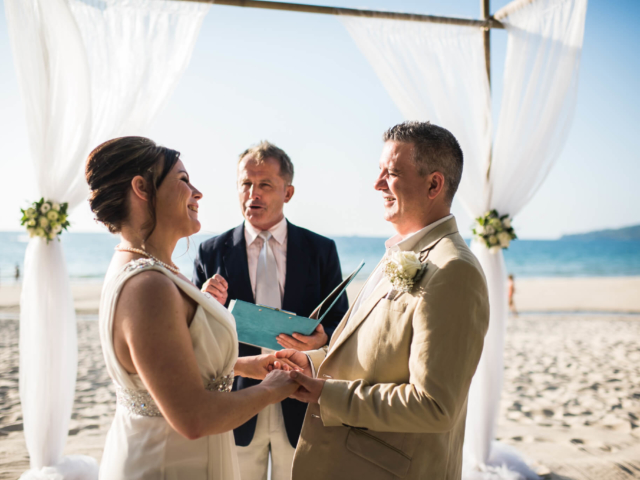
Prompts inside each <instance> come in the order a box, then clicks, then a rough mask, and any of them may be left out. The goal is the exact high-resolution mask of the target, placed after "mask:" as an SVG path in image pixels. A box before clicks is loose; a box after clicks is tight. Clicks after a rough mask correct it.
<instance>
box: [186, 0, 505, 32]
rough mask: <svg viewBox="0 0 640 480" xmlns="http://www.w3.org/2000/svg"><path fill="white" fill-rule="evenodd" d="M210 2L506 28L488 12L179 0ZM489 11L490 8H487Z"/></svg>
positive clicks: (247, 0)
mask: <svg viewBox="0 0 640 480" xmlns="http://www.w3.org/2000/svg"><path fill="white" fill-rule="evenodd" d="M177 1H192V2H198V3H209V4H212V5H226V6H229V7H245V8H262V9H266V10H281V11H288V12H300V13H319V14H323V15H346V16H352V17H367V18H387V19H391V20H405V21H412V22H430V23H446V24H449V25H461V26H466V27H476V28H484V29H491V28H504V26H503V25H502V23H500V22H499V21H498V20H496V19H494V18H493V17H491V16H490V15H488V14H487V16H486V18H483V19H481V20H472V19H467V18H454V17H438V16H434V15H420V14H414V13H398V12H381V11H378V10H362V9H358V8H343V7H326V6H321V5H307V4H301V3H289V2H266V1H264V0H177ZM487 8H488V7H487ZM487 12H488V10H487Z"/></svg>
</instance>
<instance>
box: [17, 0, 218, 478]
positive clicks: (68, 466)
mask: <svg viewBox="0 0 640 480" xmlns="http://www.w3.org/2000/svg"><path fill="white" fill-rule="evenodd" d="M5 8H6V14H7V22H8V26H9V35H10V38H11V43H12V48H13V55H14V62H15V67H16V72H17V76H18V82H19V85H20V89H21V93H22V98H23V101H24V104H25V110H26V119H27V128H28V135H29V143H30V148H31V154H32V158H33V162H34V167H35V168H34V171H35V174H36V175H35V180H36V185H37V190H38V196H43V197H44V198H45V199H48V200H52V201H56V202H68V203H69V207H70V208H73V207H75V206H77V205H78V204H79V203H80V202H81V201H82V200H83V199H84V198H86V196H87V193H88V189H87V186H86V182H85V180H84V162H85V159H86V157H87V155H88V153H89V152H90V151H91V149H92V148H94V147H95V146H97V145H98V144H99V143H101V142H102V141H104V140H107V139H109V138H111V137H114V136H118V135H124V134H139V133H141V131H142V129H143V128H145V127H147V125H148V124H149V122H150V121H151V120H152V119H153V118H154V116H155V115H156V114H157V113H158V111H159V110H160V109H161V107H162V106H163V105H164V103H165V102H166V100H167V99H168V97H169V96H170V94H171V92H172V91H173V89H174V87H175V86H176V84H177V82H178V81H179V79H180V77H181V75H182V73H183V72H184V69H185V68H186V66H187V64H188V62H189V59H190V56H191V52H192V50H193V47H194V45H195V41H196V38H197V35H198V32H199V29H200V25H201V23H202V20H203V18H204V16H205V15H206V13H207V12H208V6H206V5H198V4H192V3H187V2H170V1H159V0H5ZM34 200H35V199H34ZM20 303H21V308H20V399H21V403H22V412H23V418H24V433H25V439H26V443H27V449H28V451H29V456H30V462H31V470H29V471H28V472H25V474H23V477H22V478H24V479H56V480H59V479H61V478H64V479H89V478H97V465H96V462H95V460H93V459H91V458H89V457H82V456H73V457H63V449H64V446H65V443H66V439H67V433H68V428H69V420H70V417H71V411H72V408H73V399H74V393H75V379H76V369H77V337H76V318H75V312H74V308H73V300H72V297H71V291H70V285H69V280H68V276H67V270H66V265H65V259H64V254H63V250H62V247H61V245H60V244H59V243H58V242H57V241H53V242H50V243H49V244H46V243H45V241H44V240H42V239H40V238H34V239H32V240H31V241H30V242H29V245H28V247H27V252H26V254H25V272H24V281H23V289H22V298H21V302H20Z"/></svg>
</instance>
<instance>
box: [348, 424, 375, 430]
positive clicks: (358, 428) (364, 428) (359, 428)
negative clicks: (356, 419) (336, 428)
mask: <svg viewBox="0 0 640 480" xmlns="http://www.w3.org/2000/svg"><path fill="white" fill-rule="evenodd" d="M342 425H343V426H344V427H347V428H355V429H356V430H369V429H368V428H367V427H354V426H353V425H347V424H346V423H343V424H342Z"/></svg>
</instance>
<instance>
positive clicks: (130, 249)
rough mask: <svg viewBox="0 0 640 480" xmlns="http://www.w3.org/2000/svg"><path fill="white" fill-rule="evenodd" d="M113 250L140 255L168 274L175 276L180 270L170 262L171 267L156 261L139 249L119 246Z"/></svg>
mask: <svg viewBox="0 0 640 480" xmlns="http://www.w3.org/2000/svg"><path fill="white" fill-rule="evenodd" d="M115 250H116V252H129V253H137V254H138V255H142V256H143V257H147V258H149V259H151V260H153V261H154V262H157V263H159V264H160V265H162V266H163V267H164V268H166V269H167V270H169V271H170V272H173V273H175V274H176V275H179V274H180V269H179V268H178V267H177V266H176V264H175V263H173V262H172V263H171V265H169V264H167V263H164V262H163V261H162V260H158V259H157V258H156V257H154V256H153V255H151V254H150V253H149V252H147V251H146V250H142V249H141V248H133V247H121V246H120V245H117V246H116V248H115Z"/></svg>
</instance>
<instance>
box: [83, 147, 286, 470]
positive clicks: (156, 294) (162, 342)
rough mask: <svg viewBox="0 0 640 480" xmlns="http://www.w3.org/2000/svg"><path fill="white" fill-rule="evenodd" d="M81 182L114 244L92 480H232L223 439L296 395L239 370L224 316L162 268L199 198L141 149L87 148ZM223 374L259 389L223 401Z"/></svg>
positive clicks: (253, 368) (270, 372) (104, 307)
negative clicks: (107, 417)
mask: <svg viewBox="0 0 640 480" xmlns="http://www.w3.org/2000/svg"><path fill="white" fill-rule="evenodd" d="M86 179H87V183H88V184H89V187H90V190H91V195H90V199H89V203H90V205H91V210H92V211H93V213H94V214H95V216H96V219H97V220H98V221H100V222H102V223H103V224H104V225H106V226H107V228H108V229H109V231H110V232H111V233H114V234H119V235H120V244H119V245H118V246H117V247H116V252H115V253H114V255H113V259H112V261H111V264H110V266H109V270H108V271H107V274H106V277H105V283H104V287H103V291H102V298H101V306H100V321H99V330H100V341H101V344H102V350H103V353H104V358H105V363H106V367H107V371H108V372H109V376H110V377H111V379H112V380H113V382H114V383H115V386H116V397H117V409H116V411H115V417H114V419H113V423H112V425H111V428H110V429H109V433H108V435H107V439H106V443H105V449H104V453H103V455H102V461H101V463H100V479H101V480H127V479H134V478H147V479H151V478H153V479H160V478H163V479H169V478H173V479H178V478H179V479H198V480H222V479H224V480H240V472H239V467H238V460H237V457H236V454H235V445H234V440H233V434H232V433H231V432H232V430H233V429H234V428H236V427H238V426H240V425H243V424H244V423H246V422H247V421H248V420H249V419H251V418H253V417H254V416H255V415H256V414H257V413H258V412H260V411H262V410H264V408H265V407H267V406H268V405H272V404H276V405H279V403H280V402H281V401H282V400H283V399H285V398H287V397H288V396H289V395H291V394H292V393H293V392H294V391H295V390H296V389H297V388H298V384H297V383H295V382H294V381H293V380H292V379H291V378H290V377H289V374H288V373H287V372H286V371H283V370H282V369H284V370H287V369H289V367H288V366H286V365H283V363H285V362H286V361H284V360H281V361H278V360H276V359H275V357H274V356H273V355H268V354H265V355H261V354H260V352H259V351H258V352H257V355H255V356H252V357H243V358H238V336H237V333H236V329H235V322H234V319H233V317H232V316H231V314H230V313H229V311H228V310H227V309H226V308H224V307H223V306H222V305H220V303H218V302H217V301H215V300H213V299H212V298H211V297H210V296H209V295H205V294H204V293H203V292H201V291H200V289H199V288H196V287H195V286H194V285H193V284H192V283H191V282H190V281H189V279H188V278H186V277H185V276H184V275H182V274H181V273H180V271H179V269H178V268H177V267H176V266H175V265H174V264H173V263H172V261H171V258H172V254H173V251H174V249H175V246H176V244H177V242H178V241H179V240H180V239H181V238H185V237H188V236H190V235H193V234H195V233H197V232H198V231H199V230H200V222H199V220H198V202H199V201H200V199H201V198H202V194H201V193H200V191H199V190H198V189H197V188H196V187H194V186H193V185H192V183H191V179H190V178H189V174H188V173H187V170H186V168H185V166H184V164H183V163H182V161H181V160H180V154H179V152H177V151H175V150H171V149H168V148H164V147H160V146H157V145H156V144H155V143H154V142H152V141H151V140H149V139H147V138H142V137H123V138H117V139H114V140H110V141H108V142H105V143H103V144H102V145H100V146H98V147H97V148H96V149H95V150H94V151H93V152H91V154H90V155H89V158H88V160H87V164H86ZM279 368H282V369H279ZM234 371H235V373H236V374H237V375H242V376H243V377H245V378H255V379H262V383H260V385H258V386H255V387H250V388H245V389H244V390H242V391H239V392H231V385H232V383H233V377H234Z"/></svg>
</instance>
